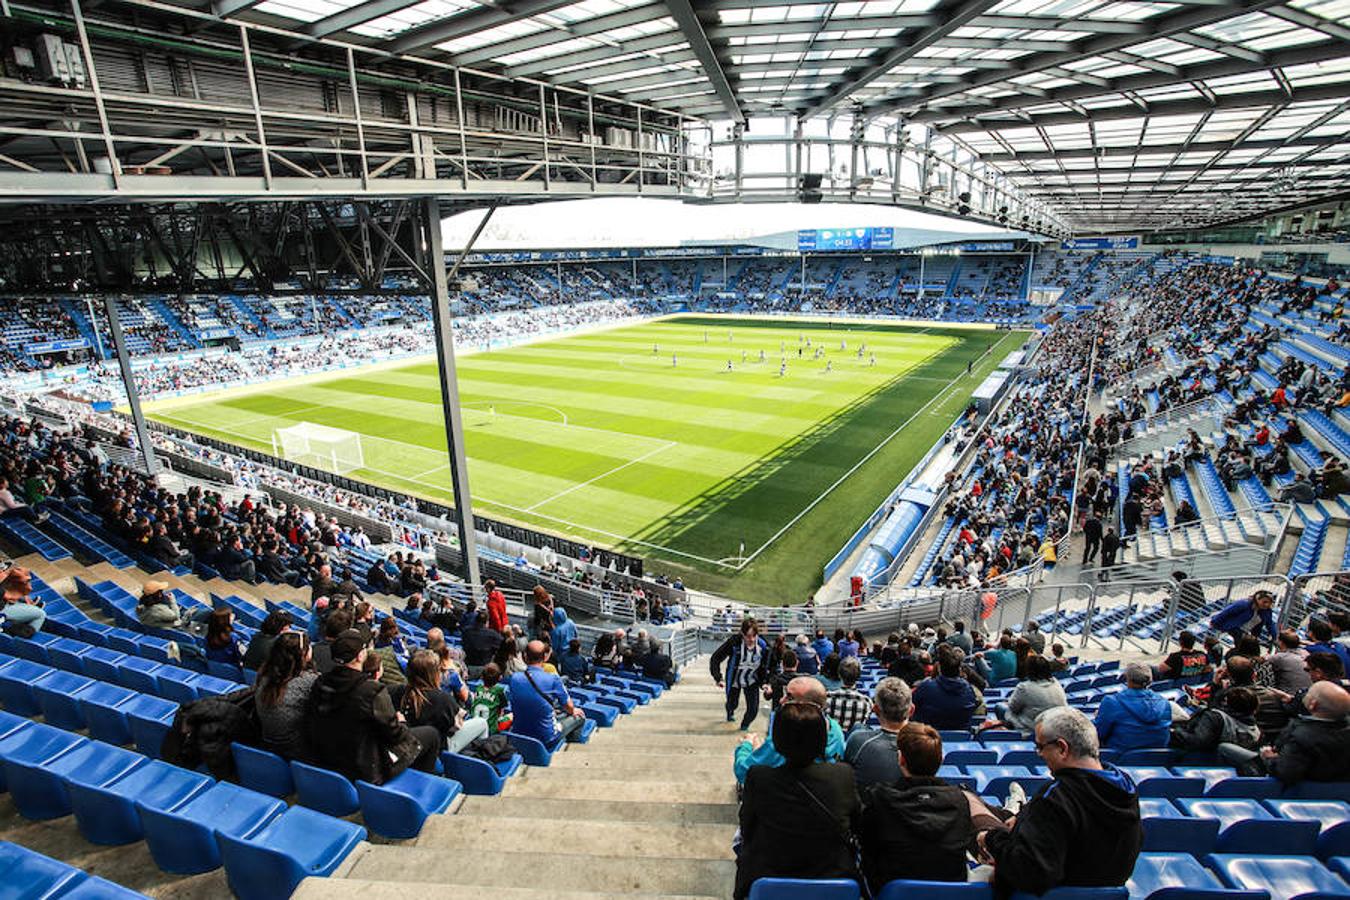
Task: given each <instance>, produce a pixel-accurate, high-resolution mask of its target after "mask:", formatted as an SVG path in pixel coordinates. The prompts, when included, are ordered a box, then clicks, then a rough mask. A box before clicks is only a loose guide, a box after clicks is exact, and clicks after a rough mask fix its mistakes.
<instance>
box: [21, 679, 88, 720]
mask: <svg viewBox="0 0 1350 900" xmlns="http://www.w3.org/2000/svg"><path fill="white" fill-rule="evenodd" d="M95 684H96V682H95V681H94V680H93V679H91V678H85V677H84V676H83V675H73V674H71V673H70V672H62V671H60V670H57V671H55V672H52V673H51V674H50V675H48V676H47V677H46V678H44V679H42V680H41V681H39V682H38V683H36V684H34V685H33V696H34V697H35V698H36V699H37V702H38V707H39V708H40V709H41V710H42V718H43V720H45V721H46V722H47V724H48V725H51V726H53V727H55V728H64V729H65V730H66V731H79V730H80V729H81V728H83V727H84V714H83V713H82V712H81V711H80V700H79V696H80V692H81V691H83V690H85V689H86V688H90V687H93V686H94V685H95Z"/></svg>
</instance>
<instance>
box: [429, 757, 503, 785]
mask: <svg viewBox="0 0 1350 900" xmlns="http://www.w3.org/2000/svg"><path fill="white" fill-rule="evenodd" d="M441 767H442V768H443V769H444V770H445V777H446V778H453V779H454V780H455V781H458V782H459V783H460V784H461V785H463V786H464V793H466V794H477V795H492V794H500V793H501V792H502V788H504V787H506V777H507V776H504V775H502V774H501V773H500V772H499V771H497V768H496V767H495V766H493V765H492V764H491V763H489V762H484V761H483V760H481V759H475V758H474V757H472V756H465V755H464V754H462V753H450V752H445V753H442V754H441Z"/></svg>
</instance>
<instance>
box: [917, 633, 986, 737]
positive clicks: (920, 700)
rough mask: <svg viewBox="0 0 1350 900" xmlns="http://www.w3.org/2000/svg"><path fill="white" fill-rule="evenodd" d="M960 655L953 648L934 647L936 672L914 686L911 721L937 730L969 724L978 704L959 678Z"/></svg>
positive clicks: (974, 695) (961, 658)
mask: <svg viewBox="0 0 1350 900" xmlns="http://www.w3.org/2000/svg"><path fill="white" fill-rule="evenodd" d="M964 658H965V657H964V654H962V653H961V651H960V650H957V649H956V648H955V647H952V646H950V645H947V644H943V645H942V646H940V647H938V674H937V675H936V676H934V677H932V678H925V679H924V680H923V681H920V682H919V683H918V685H917V686H916V687H915V688H914V713H913V715H912V716H911V717H910V718H911V719H912V721H915V722H921V723H923V724H924V725H932V726H933V727H934V728H937V729H943V728H948V729H959V728H969V727H970V717H971V716H973V715H974V714H975V710H976V709H977V708H978V707H979V705H980V700H979V697H978V696H976V694H975V688H973V687H972V686H971V684H970V682H969V681H966V680H965V679H964V678H962V677H961V663H962V662H963V660H964Z"/></svg>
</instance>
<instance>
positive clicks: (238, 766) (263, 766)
mask: <svg viewBox="0 0 1350 900" xmlns="http://www.w3.org/2000/svg"><path fill="white" fill-rule="evenodd" d="M230 752H231V754H233V756H234V768H235V771H236V772H238V773H239V783H240V784H242V785H243V786H244V787H246V788H248V789H249V790H252V791H258V792H259V793H262V794H271V795H272V796H273V797H289V796H290V795H291V794H294V793H295V780H294V779H292V778H291V766H290V763H288V762H286V760H284V759H282V758H281V757H280V756H277V755H276V754H275V753H271V752H269V751H267V750H259V749H258V748H256V747H247V746H245V745H243V744H231V745H230Z"/></svg>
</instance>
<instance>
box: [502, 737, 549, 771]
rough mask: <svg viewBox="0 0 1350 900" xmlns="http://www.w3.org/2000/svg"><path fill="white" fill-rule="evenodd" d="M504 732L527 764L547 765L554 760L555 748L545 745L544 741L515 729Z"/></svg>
mask: <svg viewBox="0 0 1350 900" xmlns="http://www.w3.org/2000/svg"><path fill="white" fill-rule="evenodd" d="M502 733H503V734H505V735H506V739H507V740H508V741H510V742H511V746H512V747H514V748H515V750H516V752H517V753H519V754H520V755H521V756H522V757H523V758H524V760H525V765H527V766H536V767H546V766H548V764H549V763H550V762H551V761H552V760H553V750H552V749H551V748H549V747H545V746H544V743H543V741H540V740H538V739H537V738H532V737H530V736H529V735H526V734H517V733H516V732H514V731H506V732H502Z"/></svg>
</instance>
